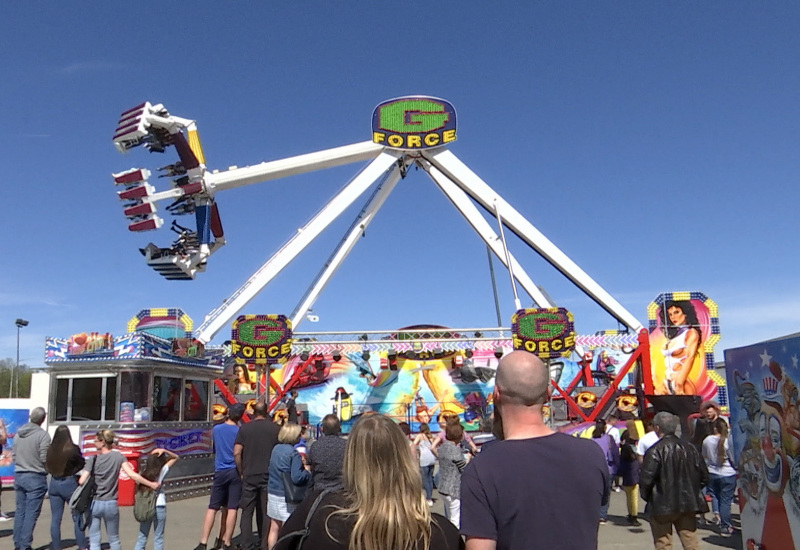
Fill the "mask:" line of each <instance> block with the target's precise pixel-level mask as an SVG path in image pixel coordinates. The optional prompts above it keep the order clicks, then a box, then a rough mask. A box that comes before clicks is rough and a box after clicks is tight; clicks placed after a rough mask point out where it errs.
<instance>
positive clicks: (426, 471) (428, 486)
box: [419, 464, 434, 500]
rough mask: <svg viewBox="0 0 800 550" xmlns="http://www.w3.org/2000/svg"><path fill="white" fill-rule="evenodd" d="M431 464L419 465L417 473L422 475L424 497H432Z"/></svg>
mask: <svg viewBox="0 0 800 550" xmlns="http://www.w3.org/2000/svg"><path fill="white" fill-rule="evenodd" d="M433 466H434V465H433V464H431V465H430V466H420V467H419V473H420V475H421V476H422V487H423V489H425V498H427V499H428V500H432V499H433Z"/></svg>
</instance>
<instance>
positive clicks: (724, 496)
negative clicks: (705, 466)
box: [708, 474, 736, 529]
mask: <svg viewBox="0 0 800 550" xmlns="http://www.w3.org/2000/svg"><path fill="white" fill-rule="evenodd" d="M708 492H709V493H710V494H711V504H712V507H714V506H713V505H714V504H717V506H716V507H714V508H718V509H719V524H720V527H722V528H723V529H726V528H730V526H731V503H732V502H733V495H734V493H735V492H736V476H718V475H716V474H708Z"/></svg>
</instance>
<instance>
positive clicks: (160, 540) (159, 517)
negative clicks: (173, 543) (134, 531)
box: [133, 506, 167, 550]
mask: <svg viewBox="0 0 800 550" xmlns="http://www.w3.org/2000/svg"><path fill="white" fill-rule="evenodd" d="M166 523H167V507H166V506H156V515H155V516H153V519H151V520H150V521H143V522H141V523H139V534H138V535H137V537H136V546H134V547H133V550H144V545H145V544H147V535H148V534H149V533H150V526H151V525H152V526H153V531H154V533H155V540H153V550H164V526H165V525H166Z"/></svg>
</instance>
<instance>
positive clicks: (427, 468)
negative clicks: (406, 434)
mask: <svg viewBox="0 0 800 550" xmlns="http://www.w3.org/2000/svg"><path fill="white" fill-rule="evenodd" d="M433 440H434V436H433V434H432V433H431V429H430V427H429V426H428V424H427V423H426V422H423V423H421V424H420V425H419V433H418V434H417V436H416V437H415V438H414V444H413V445H414V447H415V448H416V449H417V450H418V452H419V473H420V475H421V476H422V487H423V488H424V489H425V500H426V501H427V503H428V506H433V468H434V466H435V465H436V457H435V456H434V454H433V452H432V451H431V446H432V445H433Z"/></svg>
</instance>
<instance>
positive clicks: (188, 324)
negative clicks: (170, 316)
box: [180, 313, 194, 331]
mask: <svg viewBox="0 0 800 550" xmlns="http://www.w3.org/2000/svg"><path fill="white" fill-rule="evenodd" d="M180 321H181V323H183V328H184V329H185V330H188V331H190V330H192V328H193V327H194V321H192V318H191V317H189V316H188V315H186V314H185V313H184V314H183V315H181V318H180Z"/></svg>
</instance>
